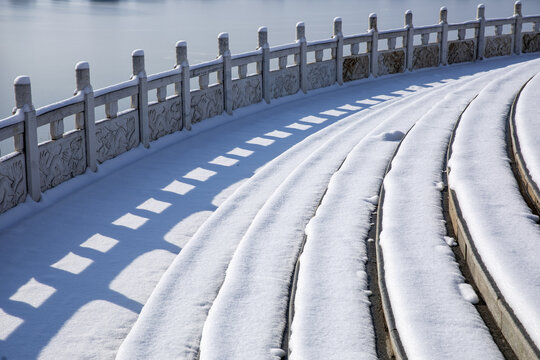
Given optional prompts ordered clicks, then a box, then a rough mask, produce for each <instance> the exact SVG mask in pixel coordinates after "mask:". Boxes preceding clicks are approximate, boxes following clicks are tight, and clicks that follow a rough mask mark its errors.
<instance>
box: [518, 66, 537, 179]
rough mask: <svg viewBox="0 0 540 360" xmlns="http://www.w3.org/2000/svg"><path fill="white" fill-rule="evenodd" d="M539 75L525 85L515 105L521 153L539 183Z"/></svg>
mask: <svg viewBox="0 0 540 360" xmlns="http://www.w3.org/2000/svg"><path fill="white" fill-rule="evenodd" d="M538 99H540V76H538V75H536V76H535V77H534V78H532V79H531V81H529V83H528V84H527V85H526V86H525V88H524V89H523V91H522V92H521V95H520V96H519V100H518V103H517V106H516V117H515V119H516V132H517V138H518V139H519V145H520V148H521V154H522V156H523V159H524V161H525V164H526V166H527V170H529V174H530V176H531V178H532V180H533V181H534V182H535V183H536V184H537V185H540V156H538V154H540V145H539V142H538V139H540V123H539V122H538V119H540V107H539V106H538Z"/></svg>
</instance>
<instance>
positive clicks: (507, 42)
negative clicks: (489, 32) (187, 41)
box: [484, 35, 512, 58]
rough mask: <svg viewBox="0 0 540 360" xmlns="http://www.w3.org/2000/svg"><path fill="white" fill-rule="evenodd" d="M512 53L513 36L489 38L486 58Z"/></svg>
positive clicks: (485, 51)
mask: <svg viewBox="0 0 540 360" xmlns="http://www.w3.org/2000/svg"><path fill="white" fill-rule="evenodd" d="M511 53H512V35H500V36H487V37H486V48H485V50H484V57H486V58H490V57H494V56H504V55H510V54H511Z"/></svg>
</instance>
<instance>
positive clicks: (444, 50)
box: [438, 6, 448, 65]
mask: <svg viewBox="0 0 540 360" xmlns="http://www.w3.org/2000/svg"><path fill="white" fill-rule="evenodd" d="M439 24H440V25H441V32H440V33H438V35H439V39H438V40H439V46H440V47H441V51H440V54H441V59H440V64H441V65H448V10H447V9H446V7H444V6H443V7H442V8H441V11H440V12H439Z"/></svg>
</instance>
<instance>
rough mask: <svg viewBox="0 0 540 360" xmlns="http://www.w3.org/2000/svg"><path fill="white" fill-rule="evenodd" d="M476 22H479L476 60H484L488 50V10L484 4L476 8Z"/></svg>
mask: <svg viewBox="0 0 540 360" xmlns="http://www.w3.org/2000/svg"><path fill="white" fill-rule="evenodd" d="M476 20H478V28H476V58H477V59H478V60H482V59H483V58H484V50H485V48H486V37H485V33H486V8H485V6H484V4H480V5H478V7H477V8H476Z"/></svg>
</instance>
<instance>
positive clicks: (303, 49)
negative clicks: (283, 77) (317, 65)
mask: <svg viewBox="0 0 540 360" xmlns="http://www.w3.org/2000/svg"><path fill="white" fill-rule="evenodd" d="M296 42H297V43H298V44H299V50H300V54H298V55H297V56H296V61H295V62H296V64H297V65H298V67H299V69H300V84H299V85H300V89H301V90H302V92H303V93H304V94H305V93H306V92H307V41H306V25H305V24H304V23H303V22H299V23H297V24H296Z"/></svg>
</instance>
